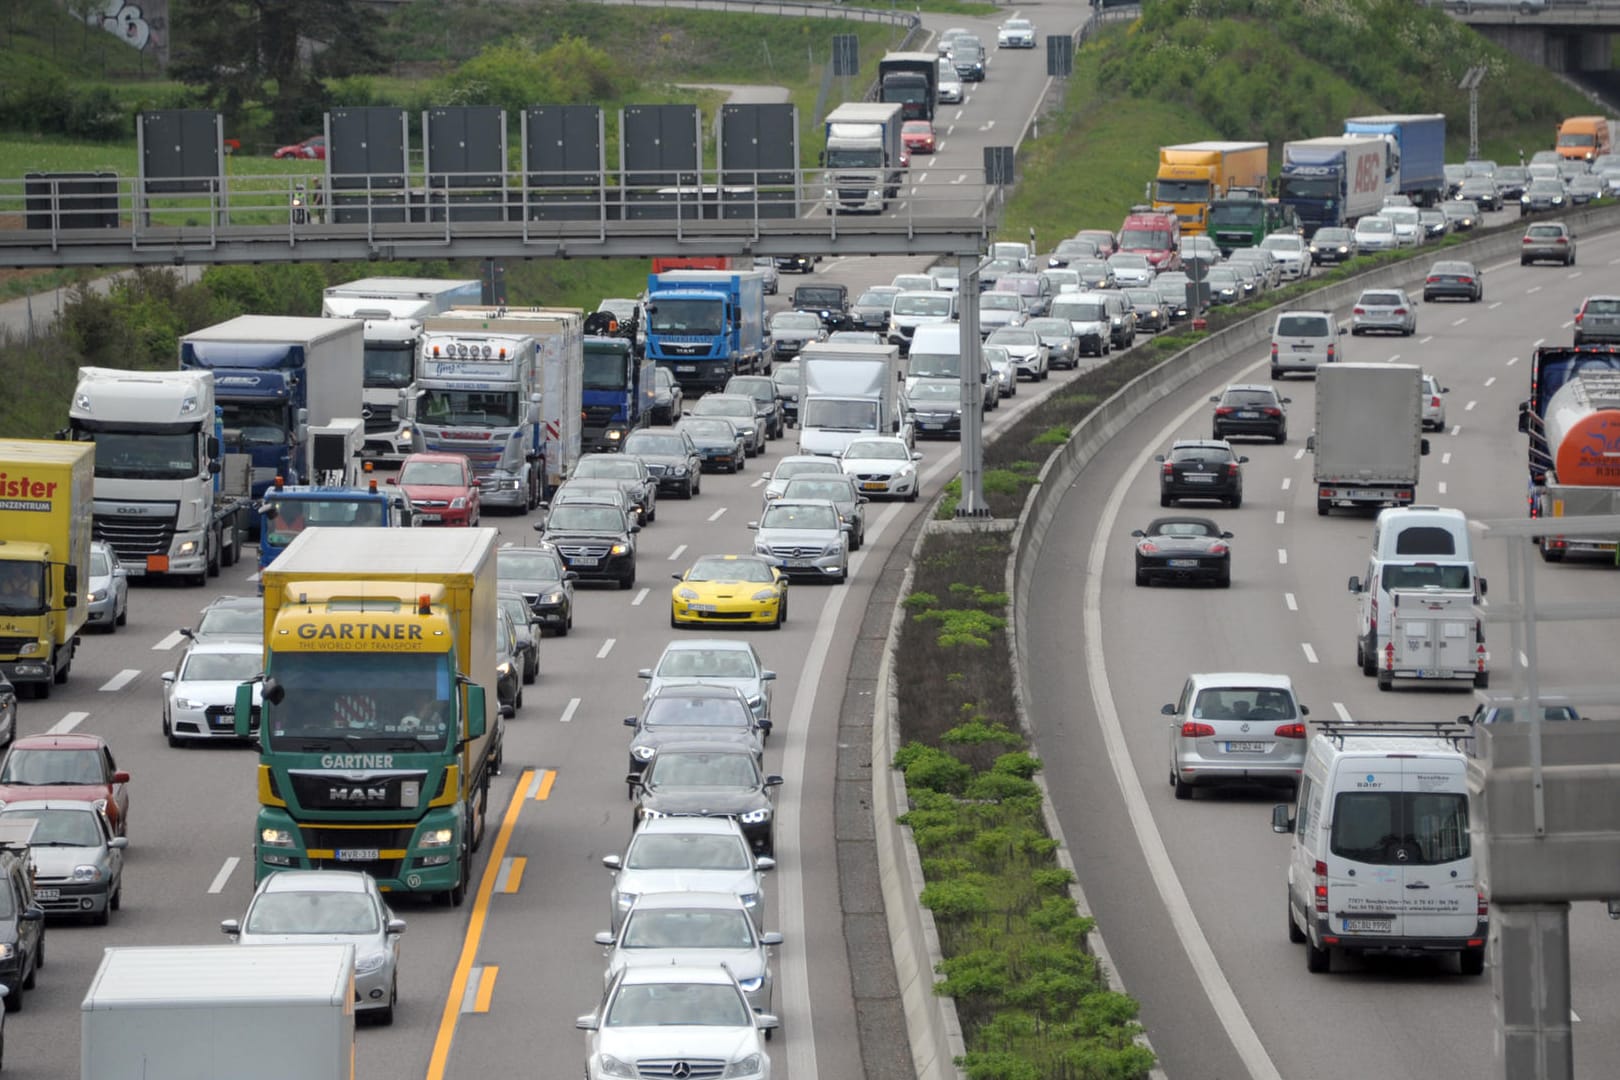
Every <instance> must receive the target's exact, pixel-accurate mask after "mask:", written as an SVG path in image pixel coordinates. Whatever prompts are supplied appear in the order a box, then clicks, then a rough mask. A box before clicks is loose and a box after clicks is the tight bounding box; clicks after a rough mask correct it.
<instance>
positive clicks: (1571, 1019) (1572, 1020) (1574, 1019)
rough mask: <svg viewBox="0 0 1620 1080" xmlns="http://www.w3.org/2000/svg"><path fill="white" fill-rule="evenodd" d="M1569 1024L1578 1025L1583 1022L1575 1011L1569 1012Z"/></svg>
mask: <svg viewBox="0 0 1620 1080" xmlns="http://www.w3.org/2000/svg"><path fill="white" fill-rule="evenodd" d="M1569 1022H1570V1023H1572V1024H1578V1023H1580V1022H1581V1018H1580V1017H1578V1016H1576V1015H1575V1010H1574V1009H1571V1010H1569Z"/></svg>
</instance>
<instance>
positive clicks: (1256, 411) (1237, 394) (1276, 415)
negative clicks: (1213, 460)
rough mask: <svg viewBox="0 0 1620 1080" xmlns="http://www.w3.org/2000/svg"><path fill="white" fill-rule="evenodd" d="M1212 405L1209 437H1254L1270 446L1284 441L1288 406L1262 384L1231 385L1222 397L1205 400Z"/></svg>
mask: <svg viewBox="0 0 1620 1080" xmlns="http://www.w3.org/2000/svg"><path fill="white" fill-rule="evenodd" d="M1209 400H1210V401H1212V402H1214V403H1215V423H1214V427H1215V431H1214V435H1213V437H1214V438H1216V439H1225V438H1227V437H1228V436H1231V435H1258V436H1260V437H1262V438H1267V439H1270V440H1271V441H1272V442H1276V443H1285V442H1287V441H1288V408H1287V406H1288V403H1289V402H1290V401H1292V400H1293V399H1292V398H1285V397H1283V396H1281V395H1280V394H1278V393H1277V391H1276V390H1275V389H1274V388H1272V387H1271V386H1268V385H1266V384H1264V383H1235V384H1233V385H1232V386H1228V387H1227V388H1226V392H1225V393H1224V394H1219V395H1217V396H1215V397H1212V398H1210V399H1209Z"/></svg>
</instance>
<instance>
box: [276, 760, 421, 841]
mask: <svg viewBox="0 0 1620 1080" xmlns="http://www.w3.org/2000/svg"><path fill="white" fill-rule="evenodd" d="M289 779H290V780H291V781H292V789H293V794H294V796H296V797H297V799H298V805H299V806H302V807H303V808H304V809H306V810H399V809H403V810H407V811H415V810H417V809H419V808H421V807H423V806H426V805H427V803H428V799H429V797H430V796H429V793H428V792H426V791H424V790H423V787H424V786H425V784H426V782H427V773H426V772H425V771H422V772H417V771H414V770H413V771H410V772H396V773H387V774H382V775H375V776H373V775H367V774H363V773H356V774H350V775H345V774H342V773H333V772H303V771H301V770H296V769H294V770H290V772H289ZM406 785H411V787H410V788H409V789H407V788H406ZM407 791H408V792H409V795H410V797H409V798H406V795H407ZM331 831H333V832H334V833H335V834H336V835H335V836H334V837H333V839H336V840H338V841H340V843H336V844H311V845H310V846H311V847H317V848H319V847H351V848H353V847H362V848H369V847H379V846H381V847H388V846H390V845H387V844H382V845H378V844H369V843H365V844H363V843H361V842H360V841H359V839H358V838H357V837H358V834H359V833H362V832H367V831H370V830H363V829H337V830H331ZM404 840H405V843H408V842H409V841H410V832H409V830H407V831H406V832H405V837H404ZM405 843H400V844H398V845H396V846H398V847H404V846H405Z"/></svg>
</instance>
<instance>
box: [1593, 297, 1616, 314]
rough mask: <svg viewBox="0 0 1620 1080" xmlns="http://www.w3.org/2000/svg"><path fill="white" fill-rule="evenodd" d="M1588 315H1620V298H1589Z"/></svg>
mask: <svg viewBox="0 0 1620 1080" xmlns="http://www.w3.org/2000/svg"><path fill="white" fill-rule="evenodd" d="M1586 313H1587V314H1588V315H1620V300H1588V301H1587V302H1586Z"/></svg>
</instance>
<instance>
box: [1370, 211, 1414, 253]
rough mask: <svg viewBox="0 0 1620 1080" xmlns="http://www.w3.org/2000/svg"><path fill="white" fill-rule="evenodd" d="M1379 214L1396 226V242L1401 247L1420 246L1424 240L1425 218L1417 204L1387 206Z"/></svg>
mask: <svg viewBox="0 0 1620 1080" xmlns="http://www.w3.org/2000/svg"><path fill="white" fill-rule="evenodd" d="M1379 216H1381V217H1386V218H1388V219H1389V220H1390V221H1391V222H1392V223H1393V224H1394V226H1395V242H1396V243H1397V244H1398V245H1399V246H1401V247H1419V246H1420V245H1422V243H1423V240H1424V233H1425V229H1424V228H1423V219H1422V218H1421V217H1420V216H1419V211H1418V208H1417V207H1415V206H1386V207H1384V209H1383V210H1381V211H1379Z"/></svg>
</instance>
